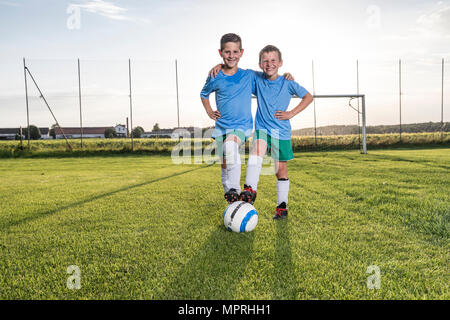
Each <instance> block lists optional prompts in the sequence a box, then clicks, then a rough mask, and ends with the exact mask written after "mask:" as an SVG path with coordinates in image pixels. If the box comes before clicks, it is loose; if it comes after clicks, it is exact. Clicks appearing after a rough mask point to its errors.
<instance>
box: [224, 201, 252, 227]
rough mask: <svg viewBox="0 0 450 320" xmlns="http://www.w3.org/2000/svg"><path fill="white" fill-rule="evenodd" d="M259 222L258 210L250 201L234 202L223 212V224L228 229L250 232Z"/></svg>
mask: <svg viewBox="0 0 450 320" xmlns="http://www.w3.org/2000/svg"><path fill="white" fill-rule="evenodd" d="M257 223H258V212H256V209H255V207H254V206H252V205H251V204H250V203H248V202H244V201H236V202H233V203H232V204H230V205H229V206H228V207H227V208H226V209H225V212H224V213H223V224H224V225H225V228H227V230H228V231H234V232H249V231H252V230H253V229H255V227H256V224H257Z"/></svg>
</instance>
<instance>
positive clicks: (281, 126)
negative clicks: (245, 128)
mask: <svg viewBox="0 0 450 320" xmlns="http://www.w3.org/2000/svg"><path fill="white" fill-rule="evenodd" d="M282 65H283V60H282V59H281V52H280V50H279V49H278V48H276V47H275V46H271V45H269V46H266V47H264V48H263V49H262V50H261V52H260V54H259V66H260V68H261V69H262V70H263V71H264V73H261V72H257V73H256V78H255V91H254V92H253V93H254V94H255V95H256V97H257V100H258V109H257V112H256V118H255V133H254V136H253V137H254V142H253V145H252V148H251V151H250V156H249V159H248V162H247V175H246V181H245V185H244V190H243V191H242V193H241V199H242V200H244V201H248V202H250V203H253V202H254V201H255V198H256V190H257V185H258V180H259V175H260V172H261V167H262V162H263V158H264V155H265V153H266V151H267V150H268V149H271V150H272V151H271V156H272V157H273V158H274V160H275V168H276V176H277V179H278V180H277V208H276V211H275V215H274V217H273V218H274V219H282V218H286V217H287V214H288V210H287V204H288V195H289V177H288V172H287V161H288V160H292V159H293V158H294V155H293V152H292V144H291V124H290V122H289V119H291V118H292V117H294V116H295V115H297V114H298V113H300V112H301V111H303V110H304V109H305V108H306V107H307V106H308V105H309V104H310V103H311V102H312V101H313V96H312V95H311V94H310V93H308V91H307V90H305V88H303V87H302V86H300V85H299V84H298V83H297V82H295V81H290V80H286V79H285V78H284V77H281V76H279V75H278V69H279V68H280V67H281V66H282ZM294 95H296V96H298V97H300V98H301V99H302V100H301V102H300V103H299V104H298V105H297V106H296V107H295V108H294V109H292V110H290V111H287V108H288V107H289V103H290V100H291V98H292V97H293V96H294Z"/></svg>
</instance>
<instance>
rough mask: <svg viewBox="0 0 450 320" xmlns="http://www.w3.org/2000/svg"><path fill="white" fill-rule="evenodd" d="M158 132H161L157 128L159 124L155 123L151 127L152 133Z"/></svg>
mask: <svg viewBox="0 0 450 320" xmlns="http://www.w3.org/2000/svg"><path fill="white" fill-rule="evenodd" d="M159 130H161V128H160V127H159V124H158V123H155V125H154V126H153V129H152V131H159Z"/></svg>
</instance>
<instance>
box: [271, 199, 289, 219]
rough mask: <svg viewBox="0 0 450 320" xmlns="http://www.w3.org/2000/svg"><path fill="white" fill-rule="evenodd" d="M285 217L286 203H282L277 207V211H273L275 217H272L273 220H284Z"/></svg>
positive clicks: (286, 212)
mask: <svg viewBox="0 0 450 320" xmlns="http://www.w3.org/2000/svg"><path fill="white" fill-rule="evenodd" d="M287 216H288V210H287V209H286V203H285V202H282V203H280V205H279V206H278V207H277V209H276V211H275V215H274V216H273V219H275V220H280V219H285V218H287Z"/></svg>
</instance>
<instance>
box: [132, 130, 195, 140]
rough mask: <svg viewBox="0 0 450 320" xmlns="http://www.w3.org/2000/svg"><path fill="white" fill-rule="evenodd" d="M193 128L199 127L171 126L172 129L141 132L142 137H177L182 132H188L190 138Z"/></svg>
mask: <svg viewBox="0 0 450 320" xmlns="http://www.w3.org/2000/svg"><path fill="white" fill-rule="evenodd" d="M195 129H197V130H200V132H201V128H197V127H181V128H173V129H161V130H156V131H151V132H144V133H143V134H142V136H141V137H142V138H175V139H177V138H179V137H180V136H181V137H182V136H183V131H184V132H186V131H187V132H189V135H190V137H191V138H193V137H194V131H195Z"/></svg>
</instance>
